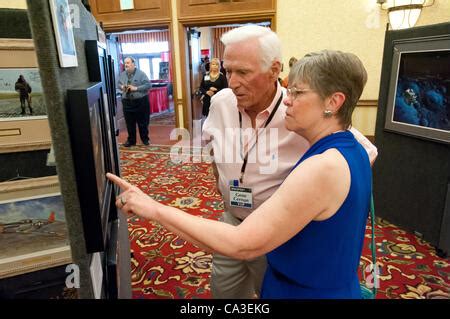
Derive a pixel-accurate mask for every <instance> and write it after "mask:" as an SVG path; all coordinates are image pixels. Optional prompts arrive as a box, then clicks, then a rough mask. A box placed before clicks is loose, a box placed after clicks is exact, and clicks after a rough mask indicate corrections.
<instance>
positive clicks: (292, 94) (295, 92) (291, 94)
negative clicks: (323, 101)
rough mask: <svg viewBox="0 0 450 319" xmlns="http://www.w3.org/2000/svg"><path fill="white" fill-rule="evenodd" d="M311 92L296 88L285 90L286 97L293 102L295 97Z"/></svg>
mask: <svg viewBox="0 0 450 319" xmlns="http://www.w3.org/2000/svg"><path fill="white" fill-rule="evenodd" d="M309 91H312V90H311V89H297V88H296V87H290V88H287V89H286V92H287V96H288V97H289V98H291V99H292V100H295V99H296V98H297V97H299V96H300V95H302V94H303V93H305V92H309Z"/></svg>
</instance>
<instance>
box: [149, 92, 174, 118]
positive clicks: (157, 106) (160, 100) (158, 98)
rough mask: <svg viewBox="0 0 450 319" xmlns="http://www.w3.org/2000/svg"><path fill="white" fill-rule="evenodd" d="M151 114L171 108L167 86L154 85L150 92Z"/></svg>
mask: <svg viewBox="0 0 450 319" xmlns="http://www.w3.org/2000/svg"><path fill="white" fill-rule="evenodd" d="M148 99H149V102H150V111H151V114H154V113H161V112H163V111H165V110H167V109H169V94H168V92H167V86H162V87H152V88H151V89H150V90H149V93H148Z"/></svg>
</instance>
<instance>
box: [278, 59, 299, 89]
mask: <svg viewBox="0 0 450 319" xmlns="http://www.w3.org/2000/svg"><path fill="white" fill-rule="evenodd" d="M295 62H297V58H296V57H291V58H290V59H289V69H291V68H292V66H293V65H294V64H295ZM288 78H289V76H286V77H285V78H284V79H283V81H282V82H281V85H282V86H283V87H285V88H287V87H288V85H289V83H288V82H289V80H288Z"/></svg>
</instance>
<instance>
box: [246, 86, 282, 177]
mask: <svg viewBox="0 0 450 319" xmlns="http://www.w3.org/2000/svg"><path fill="white" fill-rule="evenodd" d="M282 99H283V92H281V95H280V98H279V99H278V101H277V104H275V107H274V108H273V110H272V112H271V113H270V115H269V117H268V118H267V120H266V122H265V123H264V125H263V126H262V128H266V127H267V125H269V123H270V122H271V121H272V119H273V116H274V115H275V113H276V112H277V110H278V107H279V106H280V104H281V100H282ZM239 128H240V131H239V133H240V142H241V152H242V149H243V143H242V114H241V112H239ZM259 134H261V132H258V133H257V135H256V141H255V143H254V144H253V145H252V147H251V148H249V149H248V150H247V152H246V153H245V156H244V163H242V167H241V177H240V178H239V182H240V183H241V184H242V183H243V180H244V174H245V169H246V168H247V162H248V154H249V153H250V152H251V151H252V150H253V148H254V147H255V146H256V144H258V136H259ZM241 156H242V153H241Z"/></svg>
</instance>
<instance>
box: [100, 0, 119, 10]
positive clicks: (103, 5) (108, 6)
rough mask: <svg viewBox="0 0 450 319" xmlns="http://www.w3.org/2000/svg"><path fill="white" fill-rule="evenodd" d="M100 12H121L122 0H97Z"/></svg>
mask: <svg viewBox="0 0 450 319" xmlns="http://www.w3.org/2000/svg"><path fill="white" fill-rule="evenodd" d="M95 8H96V9H97V12H98V13H112V12H120V1H95Z"/></svg>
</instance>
